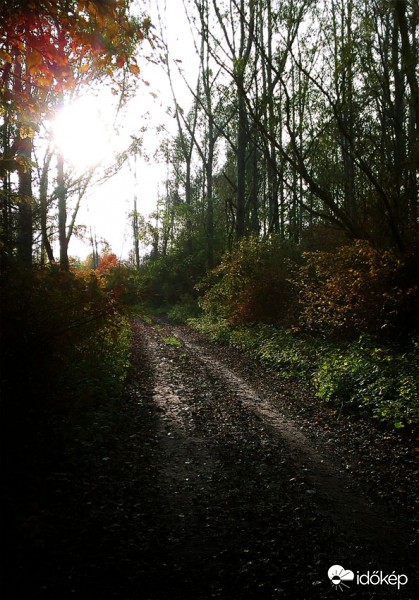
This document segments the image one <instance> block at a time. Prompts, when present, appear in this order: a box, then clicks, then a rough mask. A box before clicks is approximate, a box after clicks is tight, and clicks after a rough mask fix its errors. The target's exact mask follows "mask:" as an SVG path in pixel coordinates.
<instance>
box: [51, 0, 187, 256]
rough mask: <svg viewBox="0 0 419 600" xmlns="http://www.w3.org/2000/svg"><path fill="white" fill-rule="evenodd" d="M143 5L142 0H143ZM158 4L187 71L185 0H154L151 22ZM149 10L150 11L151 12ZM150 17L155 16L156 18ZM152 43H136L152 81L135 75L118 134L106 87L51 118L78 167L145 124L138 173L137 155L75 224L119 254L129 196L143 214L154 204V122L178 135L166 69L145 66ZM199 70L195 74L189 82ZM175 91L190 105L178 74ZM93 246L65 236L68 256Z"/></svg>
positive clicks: (128, 244)
mask: <svg viewBox="0 0 419 600" xmlns="http://www.w3.org/2000/svg"><path fill="white" fill-rule="evenodd" d="M141 4H142V5H143V1H142V0H141V3H140V5H141ZM157 7H160V13H161V17H162V20H163V21H164V22H165V23H163V26H166V27H167V32H166V33H167V39H168V44H169V51H170V53H171V55H172V57H173V58H176V59H180V60H181V61H182V63H181V64H182V66H183V68H185V70H188V69H192V72H193V70H194V69H193V67H194V62H195V61H194V54H195V53H194V48H193V43H192V40H191V36H190V31H189V24H188V23H187V20H186V17H185V14H184V8H183V0H169V1H167V3H166V2H165V0H158V2H151V9H150V12H151V11H152V14H151V16H152V21H153V22H155V23H156V26H157V27H158V20H157V17H156V9H157ZM153 13H154V14H153ZM153 17H154V19H153ZM148 51H149V48H148V47H147V43H144V45H143V48H142V49H140V52H139V58H138V64H139V66H140V67H141V77H142V78H143V79H144V80H146V81H147V82H148V83H149V85H148V86H147V85H146V84H144V83H142V82H141V81H139V84H138V90H137V92H136V94H135V97H134V98H132V99H131V100H130V102H129V103H128V105H127V106H126V107H124V109H123V112H122V113H121V114H120V115H119V117H118V120H117V128H118V131H119V135H116V134H115V133H114V132H112V123H113V121H114V118H115V108H114V106H112V103H113V102H114V97H112V95H111V93H110V91H109V90H104V91H103V92H101V93H100V95H99V97H98V98H97V97H95V98H92V96H89V95H88V94H87V95H86V96H83V97H82V98H81V99H80V100H79V101H78V102H76V103H75V104H74V105H73V106H69V107H67V108H66V109H64V111H63V114H62V115H60V117H59V118H58V119H57V122H56V124H55V136H56V140H57V143H59V145H60V147H61V148H62V150H63V152H64V156H65V158H66V160H68V161H69V162H70V163H71V164H72V165H73V166H74V168H75V169H76V170H77V171H78V172H83V167H84V166H85V165H86V164H88V165H89V166H92V164H94V163H95V162H99V161H102V160H103V161H105V163H108V162H109V160H110V158H111V156H112V154H113V153H114V152H115V151H118V150H122V149H124V148H125V147H127V146H128V145H129V143H130V142H131V137H130V136H131V135H134V136H138V135H139V134H140V131H141V129H143V130H144V131H143V133H142V135H143V152H144V154H145V155H148V160H145V159H144V157H141V156H139V157H137V160H136V171H137V173H136V177H135V176H134V173H133V169H134V160H133V159H131V160H130V166H131V168H129V166H128V165H125V166H124V167H123V168H122V169H121V170H120V172H119V173H118V174H117V175H115V176H114V177H112V178H111V179H109V180H108V181H107V182H106V183H104V184H102V185H100V186H95V187H94V188H91V189H90V191H89V192H88V193H87V195H86V196H85V197H84V198H83V200H82V204H81V207H80V210H79V213H78V217H77V224H79V225H86V226H87V229H88V231H89V230H90V228H91V229H92V232H93V233H94V234H96V236H97V239H98V240H99V239H105V240H106V241H107V242H109V243H110V245H111V247H112V250H113V251H114V252H115V253H116V254H117V256H119V257H121V258H126V257H127V256H128V253H129V251H130V250H131V248H132V244H133V242H132V237H131V223H130V220H129V218H128V214H129V212H130V211H132V210H133V202H134V195H136V196H137V209H138V210H139V212H141V213H142V214H143V215H145V216H147V215H149V214H150V213H151V212H153V210H155V208H156V203H157V199H158V193H159V187H160V189H163V185H162V181H163V180H164V175H165V166H164V165H162V164H159V163H158V161H156V160H155V159H154V158H153V154H154V152H155V151H156V150H157V148H158V145H159V143H160V142H161V141H162V139H163V137H162V135H160V136H159V135H158V134H157V127H158V126H160V125H164V127H165V128H166V129H167V130H168V131H170V132H171V133H172V134H175V133H176V122H175V120H174V119H173V117H170V116H169V115H168V114H167V108H168V107H169V106H171V105H172V104H173V101H172V96H171V92H170V88H169V85H168V82H167V80H166V76H165V73H164V70H163V68H162V67H161V66H158V65H154V64H146V63H145V61H144V59H142V54H144V53H147V52H148ZM195 76H196V75H194V74H193V73H192V75H191V77H192V81H193V78H194V77H195ZM176 87H177V94H178V97H179V103H180V104H181V105H182V106H185V107H188V106H189V105H190V97H189V94H188V93H187V90H186V88H185V86H184V84H183V83H182V81H181V79H180V78H178V80H177V84H176ZM90 252H91V247H90V245H89V244H88V243H83V242H81V241H79V240H77V239H72V241H71V242H70V248H69V254H70V256H78V257H80V258H82V259H83V258H85V257H86V256H87V255H88V254H89V253H90Z"/></svg>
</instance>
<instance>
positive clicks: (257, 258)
mask: <svg viewBox="0 0 419 600" xmlns="http://www.w3.org/2000/svg"><path fill="white" fill-rule="evenodd" d="M411 262H414V261H413V259H412V261H411ZM410 271H411V267H410V264H409V259H408V258H406V257H405V258H402V257H401V256H400V255H399V254H398V253H397V252H396V251H393V250H380V249H378V248H375V247H374V246H372V245H371V244H369V243H368V242H366V241H357V242H355V243H352V244H346V245H344V246H341V247H338V248H337V249H335V250H331V251H327V252H326V251H311V252H304V253H302V255H299V253H298V251H297V249H295V248H294V249H292V248H291V247H290V246H288V247H287V246H286V245H284V244H283V243H281V242H280V241H279V240H278V239H276V238H275V237H274V238H272V239H268V240H259V239H257V238H247V239H243V240H242V241H241V242H240V243H239V244H238V245H237V247H236V249H235V250H234V251H233V252H231V253H230V254H228V255H226V257H225V258H224V260H223V261H222V262H221V264H220V265H219V266H218V267H217V268H216V269H215V270H214V271H213V272H212V273H211V274H210V275H209V276H208V277H207V279H206V280H205V281H204V282H203V283H201V284H200V285H199V286H198V287H199V289H200V290H201V291H204V294H203V297H202V299H201V306H202V308H203V309H204V310H205V311H206V312H207V313H209V314H213V315H217V316H220V317H222V318H225V319H228V321H229V323H230V324H231V325H241V324H246V323H272V324H275V325H281V326H286V327H291V328H293V329H298V330H300V331H302V332H304V331H305V332H310V333H316V334H322V335H328V336H332V337H334V338H338V339H339V338H340V339H353V338H356V337H357V336H358V335H359V334H360V333H361V332H364V333H370V334H376V335H380V336H384V337H389V336H391V337H400V336H402V335H403V334H406V333H408V332H409V331H412V329H414V328H415V327H417V325H418V321H417V316H415V315H417V306H418V289H417V285H415V282H414V281H415V280H414V273H411V272H410Z"/></svg>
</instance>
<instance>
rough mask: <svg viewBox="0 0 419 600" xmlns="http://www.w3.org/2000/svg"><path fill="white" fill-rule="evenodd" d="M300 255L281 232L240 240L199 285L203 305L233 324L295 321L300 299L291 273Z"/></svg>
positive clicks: (287, 323) (211, 312)
mask: <svg viewBox="0 0 419 600" xmlns="http://www.w3.org/2000/svg"><path fill="white" fill-rule="evenodd" d="M297 256H298V253H297V252H296V250H295V249H294V248H293V247H291V246H287V245H285V244H284V243H283V242H282V241H281V240H280V238H279V237H278V236H272V237H270V238H267V239H265V240H260V239H259V238H257V237H249V238H244V239H242V240H240V242H239V243H238V244H237V246H236V247H235V248H234V250H233V251H232V252H231V253H229V254H227V255H225V256H224V258H223V260H222V262H221V264H220V265H219V266H218V267H216V268H215V269H214V270H213V271H211V272H210V273H209V274H208V276H207V277H206V278H205V279H204V280H203V281H202V282H201V283H200V284H199V285H198V286H197V289H198V290H199V291H201V293H203V296H202V298H201V299H200V305H201V307H202V309H203V310H204V311H205V312H207V313H208V314H211V315H213V316H217V317H221V318H223V319H227V320H228V321H229V322H230V323H231V324H232V325H243V324H249V323H257V322H259V323H267V324H282V325H289V324H292V322H293V320H294V318H295V317H294V313H295V309H296V302H295V290H294V287H293V285H292V284H291V283H290V276H291V264H292V261H293V260H294V259H295V258H296V257H297Z"/></svg>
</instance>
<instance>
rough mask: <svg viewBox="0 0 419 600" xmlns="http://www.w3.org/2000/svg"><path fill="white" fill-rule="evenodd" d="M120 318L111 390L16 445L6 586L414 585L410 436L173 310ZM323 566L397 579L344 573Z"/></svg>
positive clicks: (132, 589) (314, 590)
mask: <svg viewBox="0 0 419 600" xmlns="http://www.w3.org/2000/svg"><path fill="white" fill-rule="evenodd" d="M133 332H134V335H133V346H132V351H133V353H132V368H131V372H130V375H129V378H128V380H127V382H126V385H125V391H124V392H123V393H122V395H121V396H117V397H113V398H106V397H105V398H103V400H102V399H101V398H100V397H99V398H98V399H97V400H96V401H94V402H93V401H92V403H91V404H88V405H86V403H85V401H84V402H82V403H81V404H80V406H79V407H78V409H77V410H74V406H73V405H70V407H69V409H70V410H69V412H63V411H60V410H59V411H58V412H57V417H56V419H55V420H52V421H51V423H46V424H43V425H42V428H41V430H40V431H41V433H42V438H41V441H42V445H41V447H40V448H38V452H37V453H36V452H35V453H34V452H33V449H31V448H30V447H28V448H27V449H26V448H24V449H23V451H24V452H25V453H26V452H27V454H25V456H26V460H25V464H24V465H23V467H24V471H23V472H17V473H15V474H14V475H15V481H16V484H15V489H14V491H13V511H11V512H12V513H13V519H12V520H11V521H10V522H9V523H8V525H9V526H10V533H9V535H8V540H9V541H8V554H7V557H6V558H7V559H6V563H5V565H4V567H3V577H4V579H5V589H6V591H5V593H4V595H3V596H2V597H4V598H5V600H211V599H216V600H277V599H293V600H311V599H318V600H320V599H322V600H329V599H330V600H334V599H336V598H356V599H367V598H368V599H378V598H380V599H381V598H382V599H387V598H388V599H391V598H398V599H403V600H416V598H418V597H419V594H418V593H417V586H416V583H415V567H416V561H415V559H416V558H417V557H416V556H415V555H414V550H413V542H414V539H415V532H414V530H413V517H412V515H413V508H414V501H415V499H416V490H417V487H416V480H417V466H415V461H414V457H413V453H412V447H411V440H408V439H407V438H403V436H400V434H397V433H391V432H385V431H380V430H379V429H374V428H373V426H372V425H371V423H367V422H366V423H363V421H361V420H356V419H355V418H354V417H351V416H350V415H349V414H346V411H345V409H343V410H342V412H341V414H340V415H339V418H338V415H337V414H335V413H334V412H333V411H332V410H331V409H330V408H328V407H327V406H324V405H320V404H319V401H318V399H316V398H315V397H313V395H312V392H310V390H309V389H308V388H307V387H305V386H303V385H302V384H301V383H298V384H297V383H296V382H293V381H292V380H285V379H283V378H281V377H280V374H278V373H276V372H274V371H270V370H268V369H266V368H264V367H263V366H262V365H260V364H259V363H257V362H256V361H254V360H253V359H251V358H250V357H249V356H247V355H246V354H244V353H242V352H239V351H237V350H235V349H234V348H229V347H225V346H219V345H216V344H211V343H209V342H208V341H206V340H205V339H204V338H203V337H202V336H201V335H199V334H198V333H196V332H195V331H193V330H192V329H190V328H188V327H186V326H180V325H171V324H168V323H166V322H164V321H154V322H153V323H146V322H145V321H143V320H141V319H134V320H133ZM60 415H61V416H60ZM25 465H26V466H25ZM332 565H342V566H343V567H344V568H345V569H351V570H352V571H353V572H354V573H355V576H357V573H358V572H359V573H360V574H363V575H364V581H365V576H366V575H365V574H367V573H368V571H369V572H370V574H371V575H372V574H373V572H374V571H378V572H382V574H383V576H386V575H387V576H388V575H390V574H392V573H393V572H394V574H395V575H406V576H407V577H408V579H409V581H408V583H407V584H406V585H403V586H401V587H400V589H398V587H397V585H390V584H388V583H383V584H382V585H377V584H376V585H359V584H357V582H356V581H352V582H346V583H345V582H342V586H341V587H342V589H340V588H339V587H336V586H335V585H333V583H332V582H331V581H330V580H329V578H328V575H327V573H328V569H329V568H330V567H331V566H332ZM374 581H375V582H376V579H374ZM387 581H388V580H387ZM344 585H348V587H343V586H344Z"/></svg>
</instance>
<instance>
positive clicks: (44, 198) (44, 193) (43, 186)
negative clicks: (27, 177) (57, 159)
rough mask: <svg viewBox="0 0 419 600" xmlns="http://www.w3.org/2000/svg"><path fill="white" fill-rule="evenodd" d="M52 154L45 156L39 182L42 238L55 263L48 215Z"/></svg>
mask: <svg viewBox="0 0 419 600" xmlns="http://www.w3.org/2000/svg"><path fill="white" fill-rule="evenodd" d="M51 157H52V154H51V153H48V154H47V156H46V157H45V162H44V165H43V167H42V173H41V180H40V183H39V204H40V210H41V239H42V248H43V250H44V251H45V253H46V255H47V257H48V261H49V262H50V263H54V262H55V259H54V253H53V250H52V247H51V244H50V241H49V237H48V230H47V217H48V172H49V167H50V163H51Z"/></svg>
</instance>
